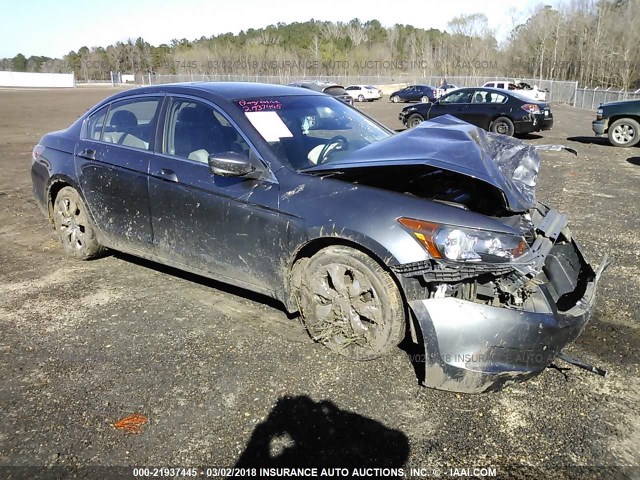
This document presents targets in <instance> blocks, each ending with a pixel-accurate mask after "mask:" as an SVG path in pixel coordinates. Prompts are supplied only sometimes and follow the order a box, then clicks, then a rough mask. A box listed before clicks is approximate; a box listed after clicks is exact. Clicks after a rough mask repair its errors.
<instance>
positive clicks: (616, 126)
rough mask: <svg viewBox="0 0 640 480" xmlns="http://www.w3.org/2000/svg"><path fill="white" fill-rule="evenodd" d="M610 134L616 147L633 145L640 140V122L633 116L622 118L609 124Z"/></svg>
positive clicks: (612, 143) (610, 139)
mask: <svg viewBox="0 0 640 480" xmlns="http://www.w3.org/2000/svg"><path fill="white" fill-rule="evenodd" d="M608 135H609V141H610V142H611V145H613V146H614V147H633V146H634V145H635V144H637V143H638V141H640V124H639V123H638V122H636V121H635V120H634V119H632V118H621V119H620V120H616V121H615V122H613V123H612V124H611V126H609V131H608Z"/></svg>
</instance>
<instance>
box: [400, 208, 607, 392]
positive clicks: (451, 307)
mask: <svg viewBox="0 0 640 480" xmlns="http://www.w3.org/2000/svg"><path fill="white" fill-rule="evenodd" d="M556 218H557V217H556ZM559 228H562V227H559ZM566 247H568V248H566ZM566 247H561V248H560V249H558V250H556V251H553V250H550V251H548V252H547V253H545V254H543V255H541V256H540V260H541V261H543V262H545V263H544V265H545V266H544V267H543V268H542V269H541V270H542V275H543V276H544V277H546V278H547V283H543V284H541V285H539V288H538V290H537V291H536V292H535V293H534V294H533V295H532V296H531V297H530V298H529V299H528V300H527V302H526V303H525V306H524V308H523V309H515V308H506V307H503V306H492V305H488V304H483V303H476V302H473V301H469V300H463V299H459V298H453V297H443V298H433V297H432V298H427V299H415V300H411V301H409V306H410V308H411V311H412V313H413V315H414V316H415V319H416V320H417V323H418V325H419V326H420V330H421V332H422V337H423V344H424V350H425V352H424V361H425V378H424V380H423V383H424V385H425V386H427V387H431V388H436V389H440V390H449V391H455V392H464V393H482V392H487V391H497V390H500V389H501V388H503V387H504V386H506V385H508V384H509V383H515V382H518V381H523V380H526V379H528V378H530V377H533V376H535V375H537V374H539V373H541V372H542V371H543V370H544V369H545V368H546V367H547V366H548V365H549V364H550V363H552V362H553V361H554V359H555V358H556V357H557V355H558V354H559V353H560V352H561V351H562V349H563V348H564V347H565V346H566V345H567V344H569V343H571V342H572V341H574V340H575V339H576V338H577V337H578V336H579V335H580V334H581V333H582V331H583V329H584V327H585V325H586V324H587V322H588V321H589V319H590V316H591V311H592V308H593V305H594V303H595V298H596V288H597V283H598V280H599V278H600V276H601V274H602V272H603V271H604V269H605V268H606V267H607V265H608V262H607V261H606V259H605V260H604V261H603V262H602V264H601V266H600V268H599V269H598V271H595V272H594V270H593V269H592V268H591V266H590V265H589V264H588V263H587V261H586V260H585V258H584V255H583V254H582V252H581V250H580V247H579V246H578V244H577V243H575V242H574V241H572V242H571V243H570V244H569V245H566ZM569 250H571V251H569ZM563 256H566V257H568V258H571V259H570V260H562V258H561V257H563ZM563 262H564V263H563ZM566 262H568V263H566ZM571 263H573V264H574V265H571ZM576 263H579V264H580V265H579V266H578V265H575V264H576ZM574 269H575V270H574ZM575 271H579V274H576V275H574V272H575ZM536 278H537V277H536ZM569 278H571V279H570V280H569V282H571V281H573V280H575V284H576V287H575V289H574V290H573V291H572V292H567V290H566V288H564V290H563V287H564V286H566V285H567V283H566V280H567V279H569ZM560 290H562V291H564V292H566V293H568V295H569V296H570V298H573V300H570V301H569V303H568V302H567V301H566V296H565V299H564V300H558V301H557V302H555V301H554V300H553V298H556V299H558V297H559V295H558V293H557V292H558V291H560ZM554 292H555V293H554ZM578 297H579V298H578ZM414 298H415V297H414Z"/></svg>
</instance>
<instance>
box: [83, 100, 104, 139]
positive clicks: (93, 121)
mask: <svg viewBox="0 0 640 480" xmlns="http://www.w3.org/2000/svg"><path fill="white" fill-rule="evenodd" d="M108 111H109V105H107V106H106V107H102V108H101V109H100V110H98V111H97V112H96V113H94V114H92V115H91V116H90V117H89V119H88V120H87V130H86V133H85V136H84V138H88V139H90V140H101V138H102V127H103V126H104V118H105V117H106V116H107V112H108Z"/></svg>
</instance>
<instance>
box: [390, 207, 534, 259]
mask: <svg viewBox="0 0 640 480" xmlns="http://www.w3.org/2000/svg"><path fill="white" fill-rule="evenodd" d="M398 222H400V224H401V225H402V226H403V227H404V228H405V229H407V230H408V231H409V232H410V233H411V234H412V235H413V236H414V238H415V239H416V240H417V241H418V242H420V244H421V245H422V246H423V247H424V248H425V250H427V252H429V255H431V257H432V258H436V259H447V260H453V261H456V262H487V263H504V262H510V261H514V260H517V259H518V258H520V257H522V256H523V255H524V254H525V253H527V252H528V251H529V247H528V245H527V242H525V240H524V238H522V237H520V236H517V235H509V234H505V233H499V232H493V231H490V230H478V229H474V228H465V227H457V226H453V225H442V224H439V223H433V222H426V221H422V220H415V219H413V218H404V217H403V218H399V219H398Z"/></svg>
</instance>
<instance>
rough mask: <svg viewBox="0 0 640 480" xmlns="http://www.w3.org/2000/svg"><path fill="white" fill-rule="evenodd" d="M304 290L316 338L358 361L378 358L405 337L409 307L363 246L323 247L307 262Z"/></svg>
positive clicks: (303, 305) (305, 315)
mask: <svg viewBox="0 0 640 480" xmlns="http://www.w3.org/2000/svg"><path fill="white" fill-rule="evenodd" d="M298 294H299V307H300V310H301V312H300V313H301V315H302V319H303V322H304V324H305V327H306V328H307V331H308V332H309V334H310V335H311V337H312V338H313V339H314V340H315V341H317V342H319V343H322V344H323V345H325V346H326V347H328V348H330V349H331V350H333V351H335V352H337V353H339V354H341V355H343V356H345V357H348V358H350V359H352V360H372V359H374V358H378V357H380V356H382V355H384V354H386V353H388V352H390V351H391V350H392V349H393V348H395V347H396V346H397V345H398V344H399V343H400V341H402V339H403V338H404V335H405V309H404V305H403V301H402V297H401V295H400V291H399V290H398V287H397V285H396V283H395V281H394V280H393V278H392V277H391V275H390V274H389V273H388V272H387V271H386V270H385V269H384V268H382V266H380V265H379V264H378V263H377V262H376V261H375V260H373V259H372V258H371V257H369V256H368V255H366V254H365V253H363V252H361V251H359V250H356V249H353V248H349V247H345V246H341V245H335V246H330V247H326V248H324V249H322V250H320V251H319V252H318V253H316V254H315V255H314V256H313V257H312V258H311V259H309V262H308V264H307V265H306V266H305V270H304V273H303V277H302V283H301V286H300V290H299V292H298Z"/></svg>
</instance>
